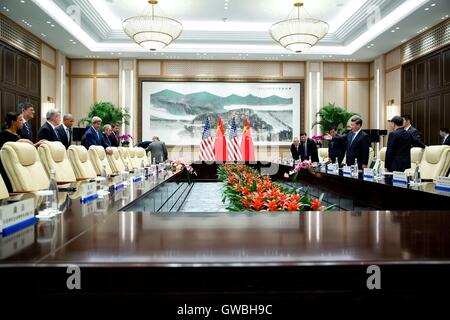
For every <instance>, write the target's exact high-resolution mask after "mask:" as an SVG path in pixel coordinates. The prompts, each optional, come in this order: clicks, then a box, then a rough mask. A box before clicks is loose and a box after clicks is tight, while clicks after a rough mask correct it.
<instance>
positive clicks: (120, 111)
mask: <svg viewBox="0 0 450 320" xmlns="http://www.w3.org/2000/svg"><path fill="white" fill-rule="evenodd" d="M94 116H97V117H100V118H101V119H102V124H104V125H105V124H115V125H119V126H120V125H122V124H125V125H128V124H129V123H130V121H129V120H130V115H129V113H128V111H127V110H126V109H125V108H120V107H116V106H115V105H114V104H112V103H111V102H103V101H100V102H96V103H94V104H93V105H92V106H91V108H90V110H89V113H88V115H87V116H86V117H84V118H82V119H80V120H79V121H78V125H80V124H85V125H90V124H91V119H92V117H94Z"/></svg>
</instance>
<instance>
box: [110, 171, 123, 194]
mask: <svg viewBox="0 0 450 320" xmlns="http://www.w3.org/2000/svg"><path fill="white" fill-rule="evenodd" d="M112 183H113V189H114V190H115V191H117V190H120V189H123V188H124V187H125V185H124V183H123V177H122V175H121V174H118V175H117V176H115V177H114V178H113V181H112Z"/></svg>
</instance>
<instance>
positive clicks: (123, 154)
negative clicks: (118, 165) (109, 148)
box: [117, 147, 133, 170]
mask: <svg viewBox="0 0 450 320" xmlns="http://www.w3.org/2000/svg"><path fill="white" fill-rule="evenodd" d="M117 149H119V154H120V158H121V159H122V161H123V165H124V167H125V163H127V165H128V170H133V163H132V162H131V158H130V155H129V153H128V148H126V147H118V148H117Z"/></svg>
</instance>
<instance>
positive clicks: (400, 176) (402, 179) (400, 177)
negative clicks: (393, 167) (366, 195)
mask: <svg viewBox="0 0 450 320" xmlns="http://www.w3.org/2000/svg"><path fill="white" fill-rule="evenodd" d="M392 183H393V184H399V185H407V184H408V176H407V175H406V173H405V172H400V171H394V175H393V177H392Z"/></svg>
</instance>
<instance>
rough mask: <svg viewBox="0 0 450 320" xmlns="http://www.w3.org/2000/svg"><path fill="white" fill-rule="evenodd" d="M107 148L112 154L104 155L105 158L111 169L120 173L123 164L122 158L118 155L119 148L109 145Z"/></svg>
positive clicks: (122, 169) (123, 169)
mask: <svg viewBox="0 0 450 320" xmlns="http://www.w3.org/2000/svg"><path fill="white" fill-rule="evenodd" d="M109 149H110V150H111V151H112V154H108V155H106V158H107V159H108V162H109V165H110V166H111V170H112V171H113V172H115V173H121V172H123V171H125V165H124V163H123V160H122V158H121V157H120V152H119V148H116V147H111V148H109Z"/></svg>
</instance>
